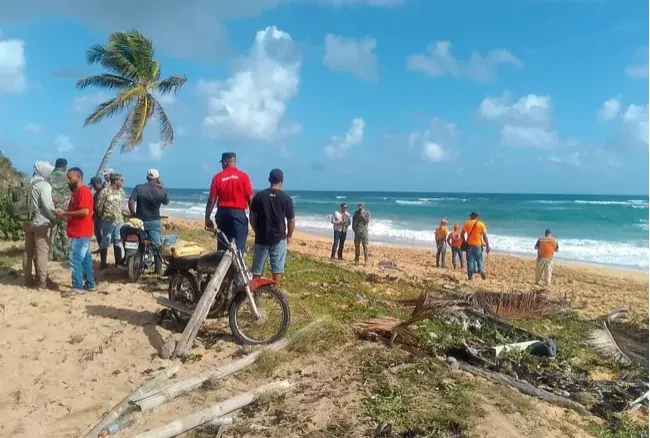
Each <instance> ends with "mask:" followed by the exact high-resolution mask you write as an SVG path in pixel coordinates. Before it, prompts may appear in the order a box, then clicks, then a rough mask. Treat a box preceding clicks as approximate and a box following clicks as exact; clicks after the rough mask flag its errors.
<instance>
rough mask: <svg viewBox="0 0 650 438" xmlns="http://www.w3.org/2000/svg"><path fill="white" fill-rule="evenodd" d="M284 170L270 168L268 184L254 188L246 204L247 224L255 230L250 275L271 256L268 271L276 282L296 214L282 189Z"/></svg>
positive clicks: (258, 273)
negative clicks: (248, 211) (264, 186)
mask: <svg viewBox="0 0 650 438" xmlns="http://www.w3.org/2000/svg"><path fill="white" fill-rule="evenodd" d="M283 182H284V174H283V173H282V170H280V169H273V170H271V172H270V174H269V183H270V184H271V187H269V188H268V189H266V190H262V191H260V192H257V193H256V194H255V196H254V197H253V201H252V202H251V207H250V221H251V228H252V229H253V231H254V232H255V248H254V251H253V266H252V268H251V272H252V274H253V277H254V278H256V277H260V276H261V275H262V273H263V272H264V264H265V263H266V259H267V258H269V257H270V258H271V273H272V275H273V279H274V280H275V281H277V282H278V283H279V282H280V280H282V275H283V274H284V263H285V261H286V259H287V247H288V245H289V242H290V241H291V237H292V236H293V231H294V230H295V229H296V216H295V214H294V211H293V200H292V199H291V196H289V195H287V194H286V193H285V192H283V191H282V183H283Z"/></svg>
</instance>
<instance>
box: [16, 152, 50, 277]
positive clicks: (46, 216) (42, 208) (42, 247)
mask: <svg viewBox="0 0 650 438" xmlns="http://www.w3.org/2000/svg"><path fill="white" fill-rule="evenodd" d="M53 170H54V166H53V165H52V164H50V163H48V162H47V161H37V162H36V163H34V176H33V177H32V179H31V180H30V181H29V184H30V191H29V195H28V196H29V198H28V202H29V219H30V220H29V221H27V222H25V223H24V224H23V230H24V231H25V256H24V257H23V273H24V275H25V285H26V286H32V285H36V287H37V288H38V289H46V288H48V287H49V288H50V289H54V288H55V285H54V284H53V283H49V282H48V278H47V259H48V256H49V252H50V244H49V238H48V233H49V231H50V228H51V227H52V225H53V224H54V223H55V222H56V220H57V218H56V214H55V211H56V209H55V207H54V201H53V200H52V186H51V185H50V183H49V182H48V178H50V176H51V174H52V171H53ZM32 265H36V278H34V277H33V276H32Z"/></svg>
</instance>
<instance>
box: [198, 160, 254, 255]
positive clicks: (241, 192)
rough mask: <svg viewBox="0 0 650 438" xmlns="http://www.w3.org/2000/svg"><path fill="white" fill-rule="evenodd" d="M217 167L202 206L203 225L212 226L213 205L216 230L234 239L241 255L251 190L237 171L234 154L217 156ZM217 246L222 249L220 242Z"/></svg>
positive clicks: (245, 236)
mask: <svg viewBox="0 0 650 438" xmlns="http://www.w3.org/2000/svg"><path fill="white" fill-rule="evenodd" d="M221 168H222V169H223V170H222V171H221V172H219V173H217V174H216V175H215V176H214V178H212V184H211V185H210V195H209V196H208V202H207V204H206V206H205V226H206V227H207V228H212V227H214V224H213V223H212V219H210V215H211V214H212V210H214V206H215V204H216V205H217V215H216V216H215V220H216V222H217V227H218V228H219V229H220V230H221V231H222V232H223V233H224V234H225V235H226V236H227V237H228V239H230V240H234V241H235V243H236V244H237V247H238V248H239V250H240V251H241V252H242V253H243V252H244V250H245V249H246V238H247V237H248V217H247V216H246V209H247V208H248V207H250V205H251V201H252V199H253V187H252V186H251V180H250V178H249V177H248V175H246V173H245V172H242V171H241V170H239V169H237V155H235V153H234V152H224V153H223V154H221ZM218 247H219V248H220V249H222V248H223V245H222V244H221V242H219V245H218Z"/></svg>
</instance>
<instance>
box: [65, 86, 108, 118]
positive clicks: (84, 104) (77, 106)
mask: <svg viewBox="0 0 650 438" xmlns="http://www.w3.org/2000/svg"><path fill="white" fill-rule="evenodd" d="M111 98H112V96H111V95H110V94H108V93H104V92H103V91H99V92H97V93H92V94H86V95H84V96H79V97H75V98H74V99H72V111H74V112H75V113H90V112H91V111H93V110H94V109H95V107H97V105H99V104H100V103H103V102H106V101H107V100H109V99H111Z"/></svg>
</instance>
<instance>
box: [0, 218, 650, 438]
mask: <svg viewBox="0 0 650 438" xmlns="http://www.w3.org/2000/svg"><path fill="white" fill-rule="evenodd" d="M168 222H172V223H174V224H175V226H176V227H191V228H201V224H200V223H198V222H193V221H185V220H179V219H171V220H170V221H168ZM168 234H173V231H170V232H168ZM350 243H351V242H350ZM12 247H13V244H7V243H3V244H2V247H1V248H0V249H3V250H7V249H8V248H12ZM17 248H19V247H17ZM290 250H291V251H293V252H295V253H299V254H304V255H306V256H309V257H313V258H317V259H321V260H327V259H328V258H329V250H330V242H329V240H328V239H327V238H324V237H320V236H314V235H310V234H307V233H303V232H297V233H296V234H295V236H294V239H293V240H292V242H291V246H290ZM345 258H346V260H345V261H343V262H335V263H337V264H338V265H340V266H341V267H344V268H346V269H350V270H358V271H363V272H366V273H376V274H378V275H382V276H396V277H401V278H404V279H407V280H414V281H415V282H419V283H420V284H424V285H426V284H449V283H459V284H465V283H466V275H465V273H464V272H463V271H461V270H460V269H459V270H456V271H454V270H452V269H451V268H449V267H448V268H447V269H436V268H435V267H434V258H433V255H432V253H431V251H425V250H422V249H415V248H402V247H399V248H398V247H388V246H373V247H372V260H371V263H370V264H369V266H365V267H363V266H354V264H353V263H351V260H353V245H352V244H350V245H348V246H346V250H345ZM388 260H390V261H393V262H394V263H395V268H390V269H387V268H382V267H380V266H379V265H380V263H379V262H381V261H388ZM448 265H450V261H449V260H448ZM16 267H17V266H16ZM533 268H534V262H533V261H532V260H527V259H522V258H517V257H512V256H506V255H498V254H491V255H490V256H488V258H487V270H488V279H487V280H485V281H483V280H480V279H476V280H474V283H475V286H477V287H482V288H486V289H490V290H498V291H523V290H531V289H532V288H534V287H535V286H534V285H533V283H532V277H533ZM291 275H292V273H291V272H287V276H288V277H290V276H291ZM51 277H52V278H53V279H54V280H55V281H56V282H58V283H59V284H61V288H62V290H64V291H65V290H67V289H69V286H68V284H69V272H68V271H67V269H66V268H65V266H63V265H61V264H56V263H53V264H51ZM124 277H125V276H124V273H123V272H122V271H121V270H120V269H117V268H112V269H109V270H108V271H103V272H101V273H99V280H100V284H99V292H97V293H94V294H88V295H87V296H83V297H76V298H72V299H64V298H61V296H60V294H59V293H56V292H41V293H39V292H35V291H33V290H29V289H26V288H24V287H22V286H21V282H22V278H21V277H20V276H19V274H18V273H17V271H16V270H15V269H10V268H3V269H2V272H0V326H1V331H0V333H1V335H0V388H1V391H0V416H1V417H2V421H1V422H0V436H3V437H5V436H6V437H18V438H27V437H30V438H31V437H41V436H43V437H44V436H49V437H52V436H56V437H78V436H80V435H81V434H82V433H83V432H84V431H86V430H88V429H89V428H90V427H92V425H94V424H95V423H96V422H97V421H98V420H99V418H101V415H102V413H103V412H105V411H107V410H108V409H110V408H111V407H112V406H114V405H115V404H116V403H117V402H119V400H121V399H122V398H124V397H125V396H126V395H127V394H128V393H129V392H130V391H132V390H134V389H135V388H136V387H138V386H139V385H141V384H142V382H143V381H144V380H145V379H146V378H147V377H148V376H150V375H151V374H152V373H154V372H155V371H156V370H158V369H161V368H163V367H167V366H169V365H170V364H171V362H170V361H166V360H162V359H159V358H158V357H157V352H158V350H159V349H160V347H161V345H162V344H163V343H164V341H165V340H166V339H168V338H169V337H170V336H171V334H172V332H171V331H169V330H167V329H166V328H163V327H161V326H160V325H158V316H157V314H156V312H157V311H158V310H160V306H158V305H157V304H156V303H155V299H156V297H157V296H158V295H160V294H165V293H166V283H165V282H161V281H157V279H155V278H152V277H145V278H144V279H143V280H142V281H141V282H140V283H138V284H135V285H133V284H128V283H126V281H125V278H124ZM425 280H426V281H425ZM550 293H552V294H554V295H557V296H566V297H567V298H568V299H570V300H571V302H572V303H573V304H572V305H573V307H574V308H576V309H578V310H579V311H580V312H581V313H582V314H583V315H585V316H588V317H596V316H600V315H604V314H605V313H607V312H608V311H610V310H612V309H614V308H616V307H618V306H620V305H629V306H630V307H631V308H632V309H634V310H635V311H637V312H639V313H647V303H648V279H647V276H646V275H645V274H642V273H638V272H628V271H622V270H614V269H605V268H597V267H587V266H580V265H574V264H565V263H558V265H557V267H556V270H555V276H554V281H553V286H552V287H551V289H550ZM215 324H217V325H219V324H221V326H220V327H221V328H223V321H220V320H219V321H218V322H215ZM355 348H356V347H355ZM237 349H238V347H237V346H236V345H235V344H233V343H232V342H224V341H220V342H219V343H218V344H217V346H216V347H212V348H210V349H207V348H204V347H200V348H198V349H196V351H197V352H198V353H199V354H202V355H203V359H202V360H201V361H198V362H196V363H187V364H184V365H183V367H182V371H181V373H180V374H181V376H190V375H193V374H196V373H198V372H201V371H204V370H206V369H208V368H210V367H214V366H215V364H219V363H224V362H227V361H229V360H231V358H232V356H233V353H235V352H236V351H237ZM319 361H322V358H320V359H319V358H318V357H311V358H308V359H306V360H305V361H303V362H297V363H293V364H291V365H290V369H289V370H286V372H287V373H289V372H292V371H291V369H294V370H295V369H305V367H307V368H309V367H314V366H317V365H316V364H317V363H318V362H319ZM291 367H293V368H291ZM319 370H320V369H319ZM321 371H323V370H320V371H319V372H321ZM330 374H331V373H330ZM330 374H328V373H327V372H322V373H321V374H319V376H321V377H322V378H323V379H332V376H331V375H330ZM321 377H319V378H318V379H314V380H313V381H310V383H309V385H311V387H312V388H317V387H319V386H318V385H326V384H325V383H323V381H321V380H319V379H320V378H321ZM249 383H250V382H249ZM245 386H246V385H244V383H242V381H241V380H237V379H234V380H233V379H231V380H229V381H228V382H227V383H226V384H224V387H223V388H221V389H220V391H221V393H222V394H223V396H224V397H225V396H230V395H232V394H233V393H237V392H240V391H243V390H245V389H246V388H245ZM314 391H316V390H314ZM305 397H306V396H305ZM296 400H297V401H298V402H300V400H301V399H300V398H297V399H296ZM194 402H195V403H194V405H197V404H201V402H202V403H203V404H202V405H203V406H205V405H206V404H207V401H198V402H197V401H194ZM319 403H320V404H319V405H318V406H316V405H308V406H307V407H303V409H323V410H325V411H326V410H327V407H326V406H327V399H326V398H324V399H322V402H319ZM298 408H299V404H298V407H297V408H296V409H298ZM195 410H196V408H193V407H192V405H191V404H190V405H188V404H187V398H183V399H179V400H175V401H174V402H172V403H169V404H168V405H165V406H164V407H163V408H160V409H157V410H156V411H154V412H153V413H150V414H147V415H146V416H144V417H143V419H142V420H140V421H139V422H138V424H137V426H136V429H135V430H137V431H143V430H147V429H149V428H152V427H156V426H159V425H161V424H164V423H166V422H168V421H170V420H171V419H173V418H176V417H179V416H181V415H186V414H188V413H191V412H193V411H195ZM305 415H308V416H309V414H308V412H305ZM323 415H325V414H323ZM558 415H559V414H558ZM553 418H554V419H552V418H551V417H549V418H548V419H546V420H545V421H548V422H549V424H551V423H553V422H554V421H556V420H557V418H555V417H553ZM558 418H559V417H558ZM323 421H325V420H323ZM524 423H525V422H524ZM522 427H523V426H522ZM520 432H521V429H520ZM494 433H495V434H496V435H494V436H513V437H518V436H535V435H534V434H532V435H531V434H526V433H522V434H518V433H512V434H506V435H503V433H504V432H503V429H500V428H499V427H497V426H495V432H494ZM531 433H532V432H531ZM554 433H555V432H554ZM292 436H293V435H292ZM297 436H300V435H297ZM482 436H493V435H490V434H485V435H482ZM545 436H562V435H561V434H559V435H555V434H549V435H545ZM575 436H581V435H579V434H578V435H575Z"/></svg>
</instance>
